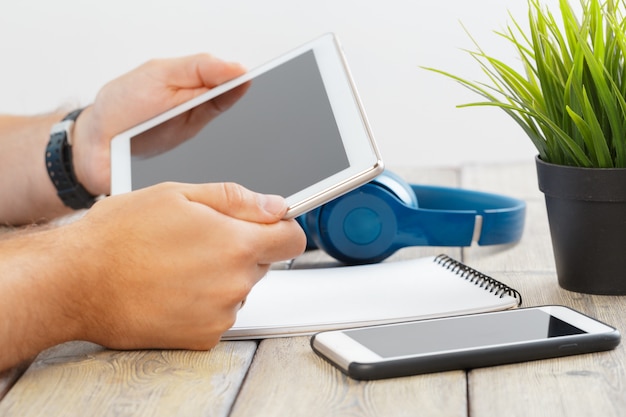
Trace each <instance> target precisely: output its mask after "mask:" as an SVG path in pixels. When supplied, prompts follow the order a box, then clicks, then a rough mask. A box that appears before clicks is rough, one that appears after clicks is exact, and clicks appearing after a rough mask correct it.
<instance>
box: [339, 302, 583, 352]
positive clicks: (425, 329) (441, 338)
mask: <svg viewBox="0 0 626 417" xmlns="http://www.w3.org/2000/svg"><path fill="white" fill-rule="evenodd" d="M344 333H345V334H346V335H347V336H349V337H351V338H352V339H354V340H356V341H357V342H359V343H361V344H362V345H364V346H365V347H367V348H368V349H370V350H371V351H373V352H375V353H376V354H378V355H380V356H381V357H383V358H390V357H399V356H409V355H419V354H426V353H432V352H440V351H451V350H457V349H471V348H476V347H484V346H491V345H499V344H504V343H515V342H522V341H529V340H541V339H546V338H553V337H559V336H568V335H575V334H583V333H585V331H583V330H581V329H579V328H577V327H575V326H572V325H571V324H569V323H566V322H564V321H563V320H561V319H559V318H557V317H554V316H552V315H550V314H549V313H546V312H544V311H540V310H534V309H529V310H515V311H511V312H507V314H487V315H479V316H465V317H463V316H461V317H455V318H451V319H443V320H432V321H424V322H413V323H405V324H401V325H396V326H381V327H371V328H364V329H356V330H347V331H345V332H344Z"/></svg>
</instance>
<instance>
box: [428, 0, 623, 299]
mask: <svg viewBox="0 0 626 417" xmlns="http://www.w3.org/2000/svg"><path fill="white" fill-rule="evenodd" d="M528 6H529V10H528V12H529V13H528V26H527V28H526V29H525V28H524V27H523V26H522V25H521V24H520V23H519V21H516V20H515V19H513V21H512V24H511V25H509V27H508V28H507V29H506V30H505V31H503V32H498V35H500V36H502V37H504V38H505V39H506V40H508V41H509V43H510V45H511V46H512V47H513V48H515V50H516V52H517V53H518V54H519V57H520V62H519V66H520V67H521V69H520V70H517V69H515V68H513V67H512V66H510V65H507V64H506V63H504V62H503V61H501V60H499V59H497V58H495V57H493V56H490V55H488V54H487V52H485V51H484V50H482V49H481V48H480V46H479V45H478V44H476V42H474V43H475V44H476V48H477V50H476V51H471V52H470V53H471V54H472V56H473V57H474V58H475V59H476V61H477V62H478V63H479V65H480V66H481V68H482V69H483V71H484V73H485V74H486V75H487V77H488V81H487V82H473V81H469V80H467V79H464V78H462V77H460V76H457V75H453V74H451V73H449V72H444V71H441V70H436V69H432V68H428V69H429V70H432V71H436V72H438V73H441V74H444V75H446V76H447V77H450V78H452V79H454V80H456V81H458V82H460V83H461V84H462V85H463V86H465V87H467V88H469V89H471V90H472V91H474V92H476V93H478V94H479V95H481V96H482V97H483V98H484V99H485V100H484V101H481V102H477V103H471V104H465V105H462V106H460V107H464V106H495V107H497V108H500V109H501V110H504V111H505V112H506V113H507V114H508V115H509V116H510V117H512V118H513V119H514V120H515V121H516V122H517V123H518V124H519V126H521V127H522V129H523V130H524V131H525V132H526V134H527V135H528V137H529V138H530V139H531V141H532V142H533V144H534V146H535V147H536V149H537V151H538V156H537V158H536V166H537V174H538V182H539V188H540V190H541V191H542V192H543V193H544V195H545V199H546V207H547V211H548V219H549V223H550V232H551V237H552V245H553V249H554V257H555V263H556V269H557V275H558V279H559V284H560V285H561V287H563V288H566V289H569V290H572V291H578V292H585V293H594V294H626V19H625V18H624V14H625V12H626V0H606V1H602V0H580V4H579V6H580V7H578V8H576V9H575V8H574V7H572V5H571V4H570V3H569V2H568V1H567V0H559V8H558V11H559V13H558V14H553V13H552V12H550V10H549V9H548V7H546V6H544V5H542V4H540V0H528ZM555 15H556V16H558V17H559V18H558V19H557V18H556V17H555Z"/></svg>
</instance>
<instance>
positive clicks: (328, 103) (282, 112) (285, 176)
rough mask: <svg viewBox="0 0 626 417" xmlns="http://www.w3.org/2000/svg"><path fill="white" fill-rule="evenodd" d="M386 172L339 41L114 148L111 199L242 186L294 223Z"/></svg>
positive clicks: (318, 45) (248, 78)
mask: <svg viewBox="0 0 626 417" xmlns="http://www.w3.org/2000/svg"><path fill="white" fill-rule="evenodd" d="M192 112H195V113H192ZM192 114H193V117H191V115H192ZM173 119H174V120H173ZM181 121H185V122H184V123H180V122H181ZM177 122H178V124H176V123H177ZM166 124H169V126H166ZM173 126H176V128H175V129H173V128H172V127H173ZM166 129H167V130H166ZM165 131H167V132H168V134H167V135H163V134H159V133H162V132H165ZM155 138H156V139H155ZM382 170H383V163H382V160H381V157H380V154H379V151H378V148H377V146H376V143H375V141H374V139H373V137H372V134H371V132H370V128H369V126H368V123H367V120H366V117H365V113H364V111H363V108H362V106H361V103H360V100H359V98H358V95H357V92H356V90H355V88H354V85H353V82H352V79H351V76H350V73H349V70H348V68H347V65H346V62H345V58H344V56H343V54H342V52H341V48H340V46H339V44H338V42H337V39H336V38H335V36H334V35H333V34H328V35H324V36H322V37H320V38H318V39H316V40H314V41H312V42H309V43H307V44H305V45H302V46H301V47H299V48H297V49H295V50H292V51H291V52H289V53H286V54H284V55H282V56H280V57H278V58H276V59H274V60H272V61H270V62H268V63H267V64H265V65H262V66H260V67H258V68H256V69H254V70H251V71H249V72H247V73H245V74H244V75H242V76H240V77H238V78H236V79H233V80H231V81H228V82H226V83H224V84H222V85H220V86H218V87H215V88H213V89H211V90H210V91H208V92H207V93H205V94H203V95H201V96H198V97H196V98H194V99H193V100H191V101H188V102H186V103H183V104H181V105H179V106H177V107H175V108H172V109H170V110H168V111H166V112H164V113H162V114H160V115H158V116H156V117H154V118H152V119H150V120H147V121H145V122H144V123H141V124H139V125H137V126H135V127H133V128H131V129H129V130H127V131H125V132H123V133H121V134H119V135H117V136H116V137H114V138H113V139H112V141H111V194H120V193H125V192H129V191H133V190H137V189H140V188H144V187H147V186H150V185H153V184H157V183H160V182H164V181H176V182H186V183H205V182H236V183H239V184H241V185H243V186H245V187H247V188H249V189H251V190H254V191H257V192H260V193H266V194H278V195H282V196H283V197H285V198H286V199H287V202H288V206H289V209H288V212H287V215H286V217H295V216H297V215H299V214H302V213H304V212H306V211H309V210H311V209H313V208H315V207H317V206H319V205H321V204H323V203H325V202H327V201H329V200H331V199H333V198H335V197H337V196H339V195H341V194H344V193H346V192H348V191H350V190H352V189H354V188H356V187H358V186H359V185H362V184H364V183H366V182H368V181H370V180H371V179H372V178H374V177H375V176H377V175H378V174H379V173H380V172H382Z"/></svg>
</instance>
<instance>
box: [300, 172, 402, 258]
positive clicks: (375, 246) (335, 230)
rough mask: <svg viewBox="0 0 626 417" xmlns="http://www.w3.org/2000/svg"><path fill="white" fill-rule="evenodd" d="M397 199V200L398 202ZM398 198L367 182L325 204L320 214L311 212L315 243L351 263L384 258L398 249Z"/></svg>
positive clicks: (309, 218) (309, 223) (333, 255)
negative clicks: (395, 210) (312, 214)
mask: <svg viewBox="0 0 626 417" xmlns="http://www.w3.org/2000/svg"><path fill="white" fill-rule="evenodd" d="M394 200H395V202H394ZM394 204H396V205H397V204H398V201H397V198H396V197H395V196H394V195H393V194H392V193H390V192H389V191H388V190H386V189H384V188H381V187H379V186H378V185H376V184H371V183H369V184H366V185H364V186H361V187H360V188H358V189H356V190H354V191H351V192H350V193H348V194H346V195H344V196H343V197H340V198H338V199H335V200H333V201H331V202H330V203H327V204H325V205H324V206H323V207H322V208H320V209H319V212H318V215H317V218H313V217H309V216H307V225H308V226H309V231H311V230H312V229H313V228H312V227H311V226H315V229H316V230H315V232H313V233H311V237H312V238H313V240H314V242H315V244H316V245H317V246H318V247H319V248H321V249H323V250H324V251H326V253H328V254H329V255H330V256H332V257H334V258H335V259H337V260H339V261H341V262H344V263H347V264H365V263H374V262H380V261H382V260H383V259H385V258H387V257H388V256H390V255H391V254H392V253H394V252H395V251H396V250H397V249H398V247H396V245H395V244H394V241H395V238H396V235H397V230H398V222H397V219H396V214H395V212H394V210H393V208H392V207H393V205H394Z"/></svg>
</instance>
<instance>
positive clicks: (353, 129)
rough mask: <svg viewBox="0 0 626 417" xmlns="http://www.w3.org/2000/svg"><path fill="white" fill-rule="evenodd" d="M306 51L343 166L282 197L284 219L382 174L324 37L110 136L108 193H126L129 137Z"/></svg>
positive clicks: (342, 64)
mask: <svg viewBox="0 0 626 417" xmlns="http://www.w3.org/2000/svg"><path fill="white" fill-rule="evenodd" d="M308 51H313V53H314V55H315V58H316V62H317V65H318V69H319V72H320V75H321V77H322V81H323V83H324V86H325V88H326V93H327V95H328V99H329V101H330V105H331V109H332V111H333V114H334V116H335V120H336V123H337V127H338V130H339V133H340V136H341V138H342V141H343V144H344V148H345V151H346V155H347V158H348V161H349V167H348V168H346V169H344V170H342V171H340V172H338V173H336V174H333V175H331V176H329V177H327V178H325V179H324V180H322V181H320V182H318V183H316V184H314V185H312V186H309V187H307V188H306V189H304V190H301V191H299V192H297V193H295V194H293V195H290V196H285V197H286V198H287V203H288V205H289V210H288V212H287V215H286V217H295V216H297V215H299V214H302V213H304V212H306V211H309V210H311V209H313V208H315V207H317V206H319V205H321V204H323V203H325V202H327V201H329V200H331V199H333V198H335V197H337V196H339V195H341V194H344V193H346V192H348V191H350V190H352V189H354V188H356V187H358V186H359V185H362V184H364V183H366V182H368V181H370V180H371V179H373V178H374V177H376V176H377V175H378V174H380V173H381V172H382V170H383V162H382V159H381V156H380V153H379V151H378V148H377V146H376V143H375V142H374V139H373V136H372V134H371V130H370V128H369V125H368V122H367V119H366V117H365V114H364V112H363V108H362V105H361V102H360V100H359V98H358V94H357V92H356V89H355V87H354V83H353V82H352V77H351V75H350V72H349V69H348V67H347V65H346V61H345V58H344V56H343V53H342V51H341V48H340V46H339V43H338V41H337V39H336V38H335V36H334V35H333V34H327V35H324V36H321V37H320V38H318V39H316V40H314V41H311V42H309V43H307V44H305V45H302V46H300V47H299V48H296V49H294V50H292V51H291V52H288V53H286V54H284V55H282V56H280V57H278V58H276V59H274V60H272V61H270V62H268V63H266V64H265V65H262V66H260V67H257V68H255V69H253V70H251V71H249V72H247V73H245V74H243V75H242V76H240V77H238V78H235V79H233V80H231V81H228V82H226V83H224V84H221V85H219V86H217V87H215V88H213V89H211V90H210V91H208V92H206V93H205V94H203V95H200V96H198V97H196V98H194V99H192V100H190V101H188V102H185V103H183V104H181V105H179V106H177V107H174V108H172V109H170V110H168V111H166V112H164V113H162V114H160V115H158V116H155V117H154V118H152V119H150V120H147V121H145V122H143V123H141V124H139V125H137V126H135V127H133V128H131V129H129V130H127V131H125V132H122V133H120V134H118V135H117V136H115V137H114V138H113V139H112V140H111V194H112V195H114V194H121V193H125V192H129V191H132V178H131V155H130V148H131V147H130V141H131V138H132V137H134V136H137V135H138V134H140V133H142V132H144V131H146V130H148V129H150V128H152V127H154V126H156V125H158V124H161V123H163V122H165V121H167V120H169V119H171V118H173V117H175V116H177V115H179V114H181V113H184V112H185V111H187V110H189V109H191V108H193V107H195V106H198V105H200V104H202V103H204V102H206V101H208V100H210V99H212V98H214V97H216V96H218V95H220V94H222V93H224V92H226V91H228V90H230V89H232V88H235V87H237V86H239V85H241V84H243V83H245V82H248V81H250V80H253V79H254V78H255V77H257V76H258V75H260V74H263V73H265V72H267V71H269V70H271V69H272V68H275V67H276V66H278V65H280V64H282V63H285V62H287V61H289V60H291V59H293V58H295V57H297V56H299V55H302V54H303V53H306V52H308ZM277 151H280V150H277Z"/></svg>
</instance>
